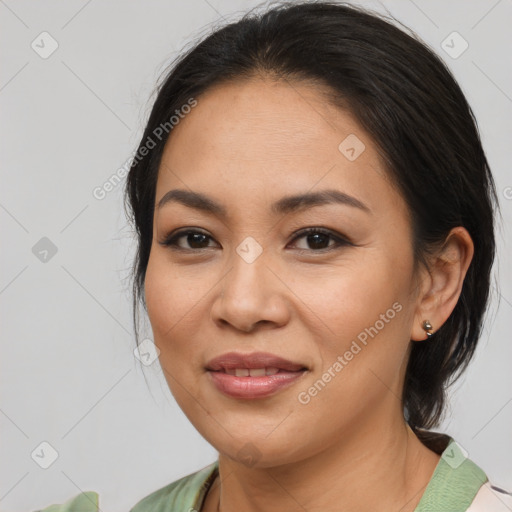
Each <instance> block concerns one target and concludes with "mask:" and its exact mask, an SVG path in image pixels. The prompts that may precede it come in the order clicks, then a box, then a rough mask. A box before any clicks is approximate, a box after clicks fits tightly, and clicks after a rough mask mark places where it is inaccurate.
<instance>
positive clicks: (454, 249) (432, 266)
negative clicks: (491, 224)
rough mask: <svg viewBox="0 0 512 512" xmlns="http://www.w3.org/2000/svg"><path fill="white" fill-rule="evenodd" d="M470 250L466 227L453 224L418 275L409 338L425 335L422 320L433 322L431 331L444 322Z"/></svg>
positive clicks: (460, 281) (459, 284)
mask: <svg viewBox="0 0 512 512" xmlns="http://www.w3.org/2000/svg"><path fill="white" fill-rule="evenodd" d="M473 254H474V245H473V240H472V239H471V236H470V235H469V233H468V232H467V230H466V229H465V228H463V227H462V226H458V227H456V228H453V229H452V230H451V231H450V233H449V234H448V236H447V237H446V240H445V243H444V244H443V246H442V247H441V249H440V250H439V251H438V252H437V253H436V254H435V255H434V256H432V257H431V259H430V261H429V269H428V272H425V273H424V274H423V276H422V278H421V287H420V289H421V292H420V294H419V295H418V297H417V301H418V303H417V308H416V312H415V315H414V323H413V326H412V330H411V340H414V341H422V340H425V339H428V336H427V333H426V332H425V330H424V329H423V327H422V325H423V322H424V320H428V321H429V322H430V323H431V324H432V332H433V333H435V332H436V331H437V330H439V328H440V327H441V326H442V325H443V324H444V323H445V322H446V320H447V319H448V317H449V316H450V314H451V313H452V311H453V310H454V308H455V306H456V304H457V301H458V300H459V296H460V293H461V290H462V285H463V283H464V278H465V277H466V272H467V270H468V268H469V264H470V263H471V260H472V259H473Z"/></svg>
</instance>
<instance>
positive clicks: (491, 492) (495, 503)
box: [467, 482, 512, 512]
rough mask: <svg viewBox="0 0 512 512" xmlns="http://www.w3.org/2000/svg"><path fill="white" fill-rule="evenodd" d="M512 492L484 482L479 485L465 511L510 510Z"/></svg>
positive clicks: (504, 511) (500, 511) (506, 511)
mask: <svg viewBox="0 0 512 512" xmlns="http://www.w3.org/2000/svg"><path fill="white" fill-rule="evenodd" d="M510 510H512V493H510V492H508V491H504V490H503V489H500V488H499V487H495V486H494V485H492V484H491V483H490V482H486V483H485V484H484V485H482V486H481V487H480V490H479V491H478V492H477V494H476V496H475V499H474V500H473V501H472V502H471V505H470V506H469V508H468V509H467V512H510Z"/></svg>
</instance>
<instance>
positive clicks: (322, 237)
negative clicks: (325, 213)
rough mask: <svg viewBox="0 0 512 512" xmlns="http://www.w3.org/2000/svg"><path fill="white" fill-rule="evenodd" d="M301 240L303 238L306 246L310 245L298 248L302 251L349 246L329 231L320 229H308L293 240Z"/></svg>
mask: <svg viewBox="0 0 512 512" xmlns="http://www.w3.org/2000/svg"><path fill="white" fill-rule="evenodd" d="M301 238H304V239H305V240H306V244H307V245H310V247H299V249H302V250H308V249H309V250H316V251H322V250H325V249H327V250H329V249H334V248H336V247H340V246H342V245H349V244H350V243H349V242H348V241H347V240H345V239H343V238H342V237H340V236H337V235H335V234H334V233H332V232H331V231H328V230H325V229H320V228H308V229H306V230H304V231H301V232H300V233H298V234H297V236H296V237H295V238H294V239H293V240H294V241H295V240H299V239H301ZM329 241H332V242H333V243H331V244H329Z"/></svg>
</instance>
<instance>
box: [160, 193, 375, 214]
mask: <svg viewBox="0 0 512 512" xmlns="http://www.w3.org/2000/svg"><path fill="white" fill-rule="evenodd" d="M173 202H175V203H180V204H182V205H184V206H187V207H189V208H194V209H196V210H201V211H203V212H206V213H210V214H213V215H217V216H218V217H223V218H226V217H227V210H226V208H225V207H224V206H222V205H221V204H220V203H218V202H217V201H215V200H214V199H212V198H210V197H208V196H206V195H204V194H201V193H199V192H192V191H190V190H183V189H174V190H169V191H168V192H167V193H166V194H165V195H164V196H163V197H162V198H161V199H160V201H158V204H157V206H156V209H160V208H162V207H163V206H165V205H166V204H169V203H173ZM328 204H342V205H345V206H351V207H353V208H358V209H360V210H362V211H364V212H366V213H371V210H370V208H368V206H366V205H365V204H364V203H363V202H361V201H360V200H359V199H356V198H355V197H353V196H351V195H348V194H346V193H344V192H340V191H339V190H335V189H327V190H321V191H319V192H307V193H304V194H296V195H292V196H286V197H283V198H281V199H279V200H278V201H276V202H275V203H272V205H271V207H270V208H271V211H272V212H273V213H274V214H275V215H283V214H287V213H292V212H297V211H302V210H305V209H308V208H311V207H313V206H323V205H328Z"/></svg>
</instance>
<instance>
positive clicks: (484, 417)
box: [0, 0, 512, 512]
mask: <svg viewBox="0 0 512 512" xmlns="http://www.w3.org/2000/svg"><path fill="white" fill-rule="evenodd" d="M257 3H258V2H254V1H247V2H245V1H240V0H238V1H236V0H208V1H207V0H190V1H187V2H184V1H177V0H174V1H168V0H167V1H164V0H158V1H151V2H143V1H142V0H137V1H129V2H126V1H121V0H107V1H105V0H104V1H99V0H89V1H84V0H73V1H67V2H57V1H42V0H40V1H37V2H36V1H33V2H29V1H27V0H19V1H14V0H0V16H1V30H0V40H1V45H0V51H1V72H0V102H1V108H2V124H1V133H0V145H1V165H2V188H1V193H0V222H1V229H2V251H1V267H0V268H1V274H0V306H1V314H2V331H1V333H2V358H1V363H0V364H1V374H0V375H1V392H2V393H1V402H0V428H1V432H2V443H1V445H0V461H1V462H0V463H1V472H0V511H2V512H7V511H10V512H21V511H24V512H25V511H31V510H35V509H38V508H42V507H44V506H47V505H49V504H51V503H62V502H64V501H66V500H67V499H69V498H70V497H71V496H74V495H76V494H78V493H80V492H81V491H85V490H95V491H97V492H99V494H100V506H101V508H102V510H104V511H111V512H115V511H122V510H128V509H129V508H130V507H131V506H133V505H134V504H135V503H136V502H137V501H138V500H139V499H141V498H142V497H144V496H146V495H147V494H149V493H150V492H152V491H153V490H156V489H157V488H159V487H161V486H163V485H165V484H167V483H169V482H171V481H173V480H175V479H177V478H178V477H181V476H183V475H185V474H188V473H191V472H193V471H196V470H197V469H199V468H201V467H203V466H205V465H206V464H208V463H210V462H212V461H213V460H214V459H215V457H216V452H215V450H214V449H213V448H212V447H211V446H209V445H208V444H207V443H206V441H204V440H203V439H202V438H201V437H200V436H199V434H197V432H196V431H195V429H194V428H193V427H192V425H190V424H189V422H188V420H187V419H186V417H185V416H184V414H183V413H182V412H181V411H180V409H179V408H178V407H177V405H176V404H175V402H174V399H173V398H172V396H171V395H170V393H169V391H168V389H167V384H166V383H165V380H164V379H163V377H162V375H161V370H160V368H159V365H158V363H154V364H153V365H151V366H149V367H147V368H146V370H145V371H144V372H142V370H141V365H140V363H139V361H138V360H137V359H136V358H135V357H134V355H133V349H134V338H133V334H132V320H131V309H130V296H129V289H128V287H127V283H128V282H127V281H126V276H127V271H128V269H129V266H130V264H131V259H132V256H133V250H134V241H133V239H132V235H131V232H130V229H129V228H128V227H127V222H126V219H125V216H124V213H123V209H122V203H121V198H122V194H121V192H122V185H123V184H124V180H123V183H122V184H121V185H119V186H118V187H117V188H116V189H115V190H113V191H112V192H110V193H109V194H108V195H107V197H106V198H105V199H103V200H97V199H95V198H94V196H93V194H92V191H93V189H94V188H95V187H98V186H101V185H102V184H103V183H104V182H105V181H106V180H108V179H109V177H111V176H112V174H114V173H116V171H117V170H118V169H119V168H120V167H122V166H123V164H124V163H125V162H126V160H127V159H128V157H129V156H130V155H131V154H132V152H133V151H134V150H135V149H136V145H137V143H138V142H139V139H140V136H141V133H142V129H143V125H144V121H145V120H146V118H147V115H148V113H149V108H150V106H151V102H150V93H151V91H152V89H153V87H154V85H155V81H156V79H157V77H158V76H159V73H160V72H161V70H162V69H163V68H164V67H165V66H166V65H167V64H168V62H169V61H170V60H171V59H172V58H174V57H175V56H176V54H177V53H179V52H180V50H181V49H182V48H183V47H184V45H185V44H187V43H188V42H190V41H191V40H192V39H193V38H195V37H197V36H198V35H199V34H201V33H204V32H205V31H206V30H209V29H208V27H207V25H208V24H209V23H212V22H218V21H219V20H220V21H222V18H223V17H224V18H226V20H230V19H233V18H235V17H237V16H238V15H239V13H240V12H241V11H244V10H246V9H247V8H249V7H252V6H254V5H256V4H257ZM356 3H362V4H364V5H366V6H369V7H372V8H375V9H376V10H378V11H384V10H385V9H388V10H389V12H390V13H392V14H393V15H394V16H395V17H396V18H398V19H399V20H401V21H402V22H403V23H405V24H406V25H408V26H410V27H411V28H412V29H413V30H415V31H416V32H418V33H419V34H420V36H421V37H422V38H423V39H424V40H426V41H427V42H428V43H429V44H430V45H431V46H432V47H433V48H435V50H436V51H437V52H438V53H439V54H440V55H441V56H442V57H443V58H444V60H445V61H446V62H447V63H448V64H449V66H450V67H451V69H452V70H453V72H454V73H455V76H456V77H457V79H458V80H459V82H460V83H461V85H462V88H463V90H464V91H465V93H466V94H467V97H468V99H469V101H470V103H471V105H472V107H473V108H474V111H475V113H476V116H477V118H478V121H479V125H480V129H481V133H482V138H483V143H484V146H485V149H486V151H487V154H488V158H489V161H490V164H491V167H492V170H493V172H494V175H495V178H496V183H497V187H498V191H499V194H500V199H501V202H502V207H503V215H504V222H503V225H502V226H501V227H500V229H499V231H498V244H499V256H498V266H497V267H496V269H495V270H496V271H495V276H496V279H497V280H498V282H499V285H500V288H501V301H500V304H499V307H498V300H497V298H498V293H497V292H496V291H495V290H494V291H493V303H492V306H491V310H490V313H489V315H488V321H487V325H486V328H485V333H484V336H483V339H482V340H481V344H480V346H479V349H478V352H477V355H476V358H475V360H474V362H473V363H472V365H471V367H470V368H469V371H468V372H467V373H466V374H465V377H464V378H463V379H462V380H461V381H460V382H459V384H458V385H457V386H456V388H455V390H454V393H453V394H452V399H451V417H452V418H453V419H451V420H450V419H448V420H446V421H445V422H444V424H443V425H442V427H441V428H439V429H438V430H440V431H445V432H448V433H449V434H451V435H452V436H454V437H455V439H456V440H457V441H459V443H460V444H461V445H462V446H463V447H464V448H465V449H466V450H467V451H468V453H469V456H470V457H471V458H472V459H473V460H474V461H475V462H477V463H478V464H479V465H481V466H482V467H483V468H484V469H485V470H486V472H487V473H488V475H489V476H490V478H491V481H492V482H493V483H494V484H496V485H498V486H501V487H505V488H507V489H509V490H511V489H512V469H511V463H510V459H511V454H512V435H511V434H512V403H511V402H512V371H511V362H512V343H511V334H510V332H511V325H510V318H512V280H511V273H510V272H511V269H510V265H508V262H507V256H508V255H509V254H510V244H511V241H512V233H511V229H510V226H511V223H510V220H511V216H512V200H511V198H512V188H510V187H512V175H511V173H510V161H511V157H512V153H511V150H510V144H511V140H512V137H511V136H512V133H511V132H512V130H511V115H510V114H511V112H512V99H511V97H512V73H511V62H512V61H511V60H510V49H511V32H510V22H511V20H512V2H511V0H501V1H494V0H493V1H485V0H472V1H468V0H458V1H450V2H446V1H445V0H436V1H428V2H427V1H426V0H415V1H412V0H402V1H398V0H393V1H391V0H390V1H387V0H386V1H383V2H379V1H372V2H356ZM44 31H46V32H48V33H49V34H51V36H52V37H53V38H54V39H55V40H56V41H57V43H58V45H59V46H58V49H57V50H56V51H55V52H54V53H53V54H52V55H51V56H49V57H48V58H46V59H43V58H41V57H40V55H39V54H38V53H36V51H34V50H33V49H32V47H31V44H32V42H33V41H35V44H39V46H40V47H41V46H42V45H43V43H41V42H40V41H41V37H48V36H40V34H41V33H42V32H44ZM453 31H457V32H459V33H460V34H461V35H462V37H463V38H464V39H465V40H466V41H467V42H468V43H469V47H468V49H467V50H466V51H465V52H464V53H463V54H462V55H460V56H459V57H458V58H456V59H454V58H452V57H450V56H449V55H448V54H447V53H446V52H445V51H444V50H443V48H442V47H441V43H442V41H443V40H445V39H446V37H447V36H448V35H449V34H451V33H452V32H453ZM459 43H460V41H459V42H457V43H456V44H459ZM44 45H45V48H46V50H48V49H49V48H50V41H49V39H45V43H44ZM456 48H457V46H456ZM459 48H460V46H459ZM43 237H47V238H48V239H50V240H51V242H52V243H53V244H54V245H55V246H56V248H57V253H56V254H55V255H54V256H53V257H50V255H49V256H48V261H47V262H46V263H43V262H42V261H40V259H38V258H37V257H36V255H35V254H34V253H33V247H34V246H36V244H37V243H38V242H39V241H40V239H41V238H43ZM40 243H42V242H40ZM36 247H38V246H36ZM50 254H51V253H50ZM142 334H143V337H144V333H142ZM146 334H147V335H148V336H150V331H149V330H148V332H147V333H146ZM144 374H145V375H146V378H147V381H148V383H149V388H148V385H147V384H146V381H145V378H144ZM43 441H46V442H48V443H50V444H51V445H52V446H53V447H54V448H55V449H56V450H57V452H58V458H57V460H56V461H55V462H54V463H53V464H52V465H51V466H50V467H49V468H48V469H42V468H41V467H40V466H39V465H38V464H36V462H35V461H34V460H33V458H32V457H31V453H32V452H33V451H34V450H35V449H37V448H38V447H39V446H40V443H41V442H43Z"/></svg>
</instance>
